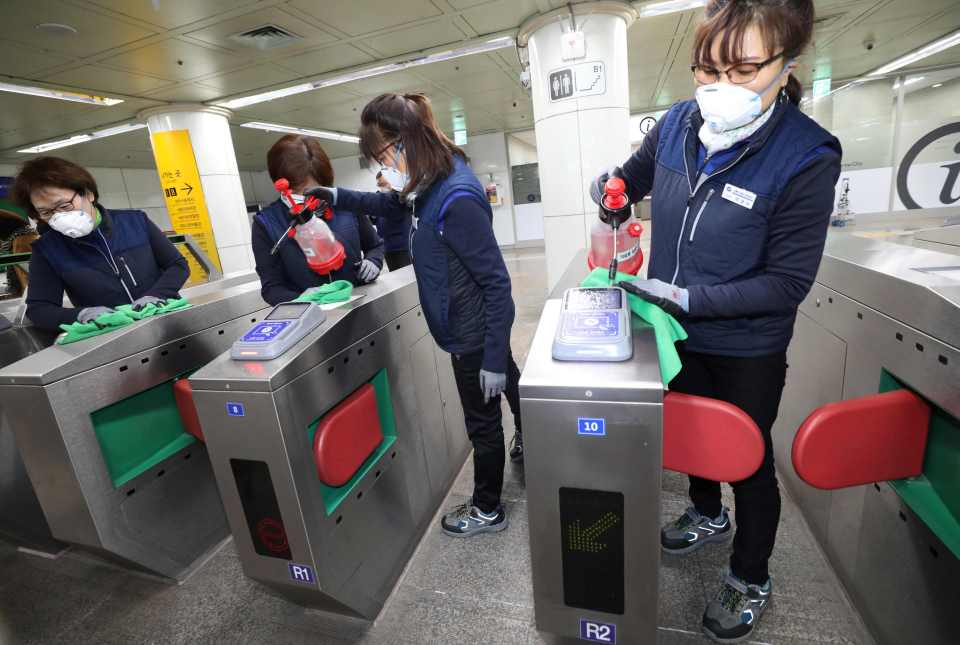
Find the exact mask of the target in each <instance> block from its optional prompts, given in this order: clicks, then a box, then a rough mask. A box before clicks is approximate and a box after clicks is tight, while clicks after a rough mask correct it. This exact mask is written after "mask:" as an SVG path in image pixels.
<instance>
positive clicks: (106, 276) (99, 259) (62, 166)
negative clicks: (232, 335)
mask: <svg viewBox="0 0 960 645" xmlns="http://www.w3.org/2000/svg"><path fill="white" fill-rule="evenodd" d="M12 192H13V199H14V201H15V202H16V203H17V204H18V205H19V206H20V207H22V208H23V209H24V210H26V212H27V215H29V216H30V218H31V219H32V220H34V221H35V222H36V223H37V231H38V232H39V233H40V239H38V240H37V241H36V242H34V243H33V247H32V249H31V252H32V255H31V257H30V279H29V284H28V287H27V317H28V318H29V319H30V320H31V321H32V322H33V324H34V325H36V326H37V327H40V328H44V329H51V330H55V329H57V328H58V327H59V326H60V325H63V324H70V323H73V322H77V321H80V322H91V321H94V320H96V319H97V318H98V317H99V316H101V315H103V314H107V313H111V312H112V311H113V307H116V306H119V305H123V304H132V305H134V307H137V308H139V307H142V306H146V305H147V304H150V303H157V302H159V301H160V300H165V299H169V298H176V297H178V295H179V294H178V292H179V290H180V288H181V287H183V284H184V282H186V281H187V277H188V276H189V275H190V269H189V268H188V267H187V261H186V259H185V258H184V257H183V256H182V255H181V254H180V252H179V251H177V249H176V247H175V246H174V245H173V244H172V243H171V242H170V240H168V239H167V237H166V236H165V235H164V234H163V233H162V232H161V231H160V229H159V228H157V226H156V225H155V224H154V223H153V222H151V221H150V219H149V218H147V215H146V213H144V212H143V211H141V210H108V209H106V208H104V207H103V205H101V204H100V203H99V201H98V198H99V192H98V190H97V182H96V181H94V179H93V176H92V175H91V174H90V173H89V172H87V170H86V169H85V168H83V167H81V166H78V165H77V164H75V163H73V162H72V161H67V160H66V159H61V158H59V157H38V158H36V159H31V160H30V161H28V162H26V163H25V164H23V167H22V168H21V169H20V172H19V174H18V175H17V177H16V179H15V180H14V182H13V190H12ZM64 292H66V294H67V296H68V297H69V298H70V302H71V303H72V304H73V307H64V306H63V294H64Z"/></svg>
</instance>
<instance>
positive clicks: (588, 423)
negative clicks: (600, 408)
mask: <svg viewBox="0 0 960 645" xmlns="http://www.w3.org/2000/svg"><path fill="white" fill-rule="evenodd" d="M577 434H585V435H588V436H591V437H605V436H607V421H606V419H586V418H584V417H579V418H578V419H577Z"/></svg>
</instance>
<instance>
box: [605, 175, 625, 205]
mask: <svg viewBox="0 0 960 645" xmlns="http://www.w3.org/2000/svg"><path fill="white" fill-rule="evenodd" d="M626 192H627V186H626V184H624V183H623V180H622V179H620V178H619V177H611V178H610V179H608V180H607V182H606V183H605V184H604V186H603V206H604V207H605V208H608V209H610V210H618V209H621V208H623V207H625V206H626V205H627V195H626Z"/></svg>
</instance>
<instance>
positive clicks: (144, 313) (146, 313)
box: [117, 302, 158, 320]
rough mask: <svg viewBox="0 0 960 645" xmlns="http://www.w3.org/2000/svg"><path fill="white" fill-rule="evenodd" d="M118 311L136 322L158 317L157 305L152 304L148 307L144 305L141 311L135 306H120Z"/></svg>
mask: <svg viewBox="0 0 960 645" xmlns="http://www.w3.org/2000/svg"><path fill="white" fill-rule="evenodd" d="M117 311H119V312H121V313H124V314H126V315H128V316H130V317H131V318H133V319H134V320H143V319H144V318H149V317H150V316H154V315H156V314H157V311H158V310H157V305H155V304H153V303H152V302H151V303H150V304H148V305H144V307H142V308H141V309H140V311H137V310H136V309H134V308H133V305H120V306H119V307H117Z"/></svg>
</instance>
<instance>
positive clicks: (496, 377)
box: [480, 370, 507, 403]
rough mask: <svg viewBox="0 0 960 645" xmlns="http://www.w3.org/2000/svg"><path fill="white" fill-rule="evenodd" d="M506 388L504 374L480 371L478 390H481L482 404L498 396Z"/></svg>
mask: <svg viewBox="0 0 960 645" xmlns="http://www.w3.org/2000/svg"><path fill="white" fill-rule="evenodd" d="M506 387H507V373H506V372H500V373H498V372H488V371H487V370H480V389H481V390H483V402H484V403H486V402H488V401H489V400H490V399H493V398H496V397H498V396H500V393H501V392H503V390H504V389H506Z"/></svg>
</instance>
